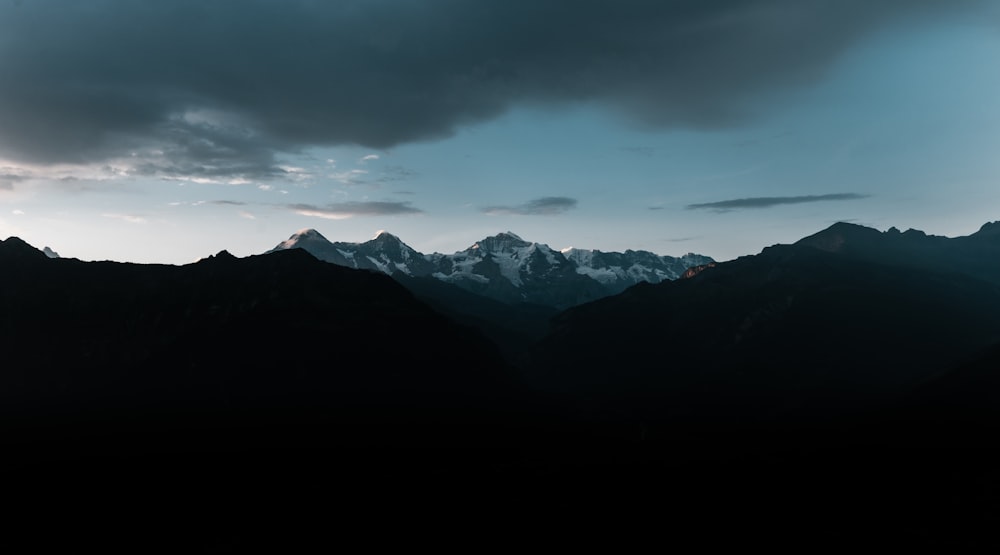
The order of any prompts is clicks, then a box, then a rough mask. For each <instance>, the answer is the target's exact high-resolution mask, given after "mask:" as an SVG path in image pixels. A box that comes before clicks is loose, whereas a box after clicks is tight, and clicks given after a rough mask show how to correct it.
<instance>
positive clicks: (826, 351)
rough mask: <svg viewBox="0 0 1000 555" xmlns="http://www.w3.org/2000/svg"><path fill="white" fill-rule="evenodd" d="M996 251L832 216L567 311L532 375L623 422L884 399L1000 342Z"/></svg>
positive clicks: (754, 415) (773, 414) (973, 239)
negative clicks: (734, 256) (806, 232)
mask: <svg viewBox="0 0 1000 555" xmlns="http://www.w3.org/2000/svg"><path fill="white" fill-rule="evenodd" d="M989 229H990V227H989V226H987V227H984V230H989ZM950 245H956V247H955V251H956V252H953V251H952V247H951V246H950ZM996 247H997V236H996V235H993V234H991V233H986V232H980V233H979V234H976V235H974V236H970V237H968V238H958V239H944V238H929V237H927V236H925V235H923V234H920V233H917V232H908V233H902V234H898V236H897V234H896V233H894V232H889V233H885V234H882V233H879V232H878V231H876V230H871V229H867V228H863V227H860V226H853V225H849V224H837V225H835V226H833V227H831V228H830V229H828V230H825V231H824V232H821V233H819V234H817V235H814V236H812V237H810V238H807V239H804V240H802V241H800V242H798V243H796V244H794V245H779V246H774V247H769V248H767V249H765V250H764V251H763V252H762V253H760V254H759V255H756V256H748V257H743V258H740V259H738V260H734V261H731V262H725V263H720V264H717V265H715V266H714V267H710V268H705V269H702V270H701V271H700V272H698V273H696V274H694V275H691V276H690V277H689V278H688V279H682V280H678V281H674V282H664V283H661V284H657V285H638V286H635V287H633V288H631V289H629V290H627V291H626V292H625V293H623V294H622V295H619V296H616V297H610V298H607V299H602V300H600V301H596V302H593V303H589V304H586V305H583V306H580V307H576V308H573V309H570V310H568V311H566V312H565V313H563V314H561V315H560V316H559V317H558V318H557V319H556V320H555V323H554V328H553V331H552V332H551V333H550V334H549V335H548V336H547V337H546V339H544V340H543V341H542V342H541V343H540V344H539V346H538V347H536V349H535V351H534V352H533V353H532V357H533V365H534V366H533V375H535V376H537V378H538V380H539V383H540V384H543V386H544V387H548V388H551V389H553V390H559V391H563V392H568V393H569V394H570V395H571V396H573V397H574V398H581V397H582V398H586V399H589V402H590V403H591V406H594V407H596V406H605V407H607V406H617V407H618V408H617V409H614V410H618V411H619V413H620V414H629V415H630V416H628V418H632V419H636V420H638V419H643V418H645V419H647V420H648V419H653V420H655V419H662V420H666V421H671V422H675V423H676V422H678V421H681V420H684V421H688V422H696V423H698V424H705V423H711V422H716V423H718V425H719V426H721V427H724V428H725V427H733V426H737V427H738V426H742V425H745V424H752V423H753V422H756V421H760V422H772V423H773V422H791V423H796V424H801V423H802V422H807V421H809V422H811V421H813V420H814V419H817V418H819V419H827V418H832V417H834V416H836V417H838V418H839V417H842V416H844V415H845V414H851V413H859V412H861V411H864V410H869V409H871V408H873V407H880V406H885V405H887V404H890V403H892V402H895V400H898V399H899V398H901V397H902V396H905V395H906V394H908V393H910V392H911V391H913V390H914V388H916V387H918V386H919V385H920V384H923V383H925V382H927V381H929V380H933V379H935V378H937V377H939V376H941V375H943V374H944V373H946V372H947V371H948V370H949V369H951V368H953V367H954V366H955V365H957V364H959V363H960V362H961V361H963V360H966V359H967V358H968V357H970V356H972V355H973V354H975V353H977V352H980V351H981V350H982V349H984V348H985V347H986V346H988V345H991V344H993V343H994V342H996V341H998V339H1000V287H998V286H997V282H998V281H1000V280H997V279H996V277H997V276H996V275H992V274H990V271H991V270H990V263H989V262H984V261H977V260H976V257H977V256H988V254H989V253H990V252H992V249H995V248H996ZM990 277H992V278H993V279H986V278H990ZM609 410H610V409H609Z"/></svg>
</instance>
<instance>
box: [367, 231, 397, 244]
mask: <svg viewBox="0 0 1000 555" xmlns="http://www.w3.org/2000/svg"><path fill="white" fill-rule="evenodd" d="M371 240H372V241H395V242H397V243H402V242H403V240H402V239H400V238H399V237H398V236H396V235H393V234H391V233H389V232H388V231H386V230H384V229H380V230H378V232H377V233H375V236H374V237H372V238H371Z"/></svg>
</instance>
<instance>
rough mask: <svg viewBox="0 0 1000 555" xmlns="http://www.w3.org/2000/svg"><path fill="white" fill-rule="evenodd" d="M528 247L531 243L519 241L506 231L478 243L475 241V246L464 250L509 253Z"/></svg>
mask: <svg viewBox="0 0 1000 555" xmlns="http://www.w3.org/2000/svg"><path fill="white" fill-rule="evenodd" d="M529 246H531V243H529V242H528V241H525V240H524V239H521V238H520V237H518V236H517V235H516V234H514V233H513V232H510V231H506V232H504V233H498V234H496V235H492V236H490V237H487V238H485V239H482V240H480V241H476V243H475V244H473V245H472V246H471V247H469V248H468V249H466V250H469V251H472V250H479V251H482V252H488V253H509V252H513V251H514V250H515V249H519V248H525V247H529Z"/></svg>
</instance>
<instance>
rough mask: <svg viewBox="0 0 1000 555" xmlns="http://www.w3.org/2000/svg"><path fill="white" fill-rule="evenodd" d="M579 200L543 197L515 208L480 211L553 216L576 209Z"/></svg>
mask: <svg viewBox="0 0 1000 555" xmlns="http://www.w3.org/2000/svg"><path fill="white" fill-rule="evenodd" d="M576 205H577V200H576V199H575V198H570V197H542V198H536V199H534V200H529V201H528V202H526V203H524V204H518V205H514V206H484V207H483V208H480V209H479V211H480V212H482V213H484V214H490V215H501V214H508V215H515V216H553V215H556V214H562V213H563V212H566V211H567V210H571V209H573V208H576Z"/></svg>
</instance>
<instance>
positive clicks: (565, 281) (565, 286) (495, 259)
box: [269, 229, 712, 308]
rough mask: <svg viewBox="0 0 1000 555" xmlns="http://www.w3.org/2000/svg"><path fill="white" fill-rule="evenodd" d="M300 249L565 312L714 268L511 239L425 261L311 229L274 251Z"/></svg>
mask: <svg viewBox="0 0 1000 555" xmlns="http://www.w3.org/2000/svg"><path fill="white" fill-rule="evenodd" d="M291 248H302V249H305V250H306V251H308V252H310V253H311V254H313V256H316V257H317V258H319V259H320V260H324V261H326V262H331V263H333V264H338V265H341V266H347V267H350V268H358V269H368V270H376V271H379V272H382V273H386V274H389V275H403V276H408V277H432V278H435V279H437V280H440V281H442V282H445V283H449V284H452V285H456V286H458V287H460V288H462V289H465V290H466V291H470V292H473V293H476V294H479V295H483V296H485V297H488V298H490V299H493V300H497V301H501V302H505V303H514V304H517V303H529V304H534V305H543V306H550V307H555V308H567V307H570V306H575V305H578V304H582V303H585V302H589V301H592V300H595V299H598V298H601V297H605V296H608V295H612V294H616V293H620V292H621V291H623V290H624V289H626V288H627V287H629V286H631V285H634V284H636V283H640V282H644V281H649V282H653V283H659V282H660V281H663V280H669V279H677V278H678V277H680V275H681V274H683V273H684V271H685V270H686V269H687V268H689V267H692V266H697V265H701V264H707V263H709V262H712V260H711V259H710V258H708V257H705V256H701V255H695V254H688V255H685V256H683V257H681V258H673V257H669V256H658V255H655V254H653V253H650V252H646V251H632V250H629V251H626V252H624V253H613V252H609V253H604V252H600V251H587V250H582V249H570V250H567V251H566V252H560V251H557V250H554V249H552V248H550V247H549V246H548V245H544V244H541V243H532V242H529V241H525V240H524V239H522V238H520V237H518V236H517V235H515V234H514V233H511V232H506V233H500V234H498V235H494V236H492V237H487V238H485V239H483V240H481V241H477V242H476V243H474V244H473V245H472V246H470V247H469V248H467V249H465V250H462V251H459V252H456V253H454V254H448V255H446V254H440V253H433V254H426V255H425V254H421V253H419V252H417V251H416V250H414V249H413V248H411V247H410V246H408V245H406V244H405V243H403V242H402V241H401V240H400V239H399V238H398V237H396V236H394V235H392V234H389V233H386V232H380V233H379V234H378V235H377V236H376V237H375V238H374V239H372V240H370V241H366V242H364V243H343V242H330V241H328V240H327V239H326V238H324V237H323V236H322V235H321V234H319V232H317V231H316V230H313V229H307V230H303V231H300V232H298V233H296V234H294V235H292V236H291V237H290V238H289V239H288V240H286V241H284V242H282V243H280V244H279V245H278V246H276V247H275V248H274V249H272V251H269V252H273V251H277V250H286V249H291Z"/></svg>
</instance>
